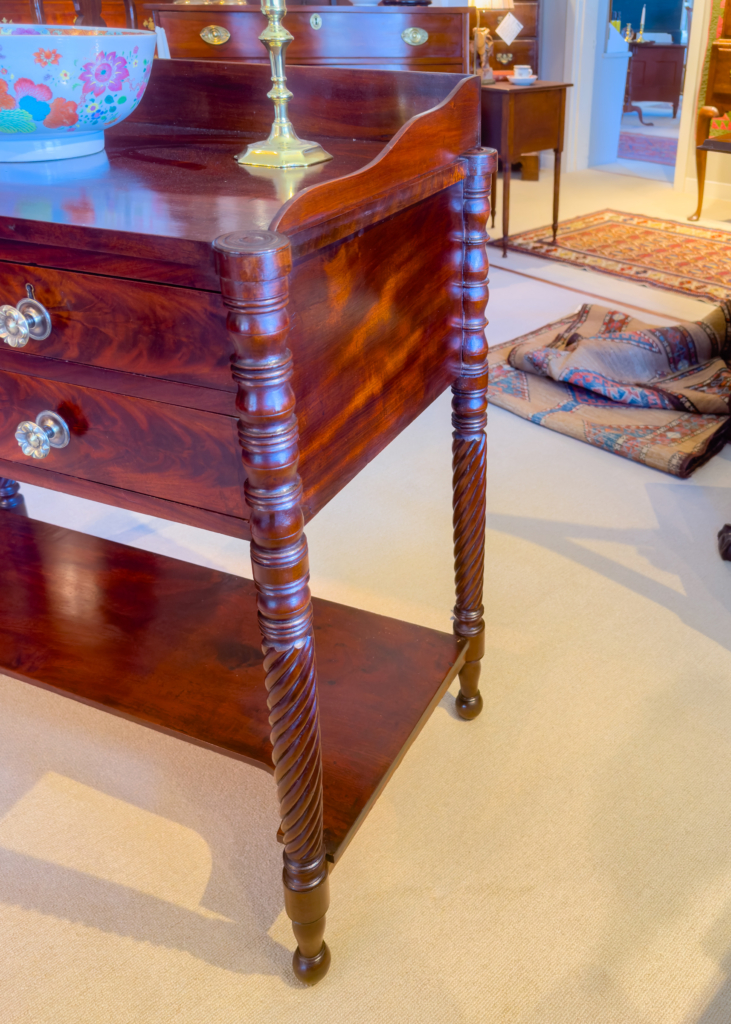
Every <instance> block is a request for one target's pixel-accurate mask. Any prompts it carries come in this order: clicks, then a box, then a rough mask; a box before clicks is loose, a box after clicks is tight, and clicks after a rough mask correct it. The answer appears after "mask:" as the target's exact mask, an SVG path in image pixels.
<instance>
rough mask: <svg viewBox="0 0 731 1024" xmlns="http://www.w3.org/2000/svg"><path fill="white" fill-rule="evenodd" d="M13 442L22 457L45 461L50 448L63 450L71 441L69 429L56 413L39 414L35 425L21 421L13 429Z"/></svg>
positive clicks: (48, 411)
mask: <svg viewBox="0 0 731 1024" xmlns="http://www.w3.org/2000/svg"><path fill="white" fill-rule="evenodd" d="M15 440H16V441H17V442H18V444H19V445H20V450H21V451H22V453H23V455H27V456H28V458H30V459H45V457H46V456H47V455H48V454H49V453H50V451H51V448H65V447H66V445H67V444H68V443H69V441H70V440H71V435H70V434H69V428H68V427H67V426H66V423H65V421H64V420H62V419H61V417H60V416H59V415H58V413H57V412H51V411H50V410H48V409H47V410H46V411H45V412H39V413H38V415H37V416H36V421H35V423H33V422H32V420H23V422H22V423H19V424H18V426H17V427H16V429H15Z"/></svg>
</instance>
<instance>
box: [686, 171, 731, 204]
mask: <svg viewBox="0 0 731 1024" xmlns="http://www.w3.org/2000/svg"><path fill="white" fill-rule="evenodd" d="M683 191H684V192H690V193H691V194H693V195H696V196H697V195H698V182H697V180H696V179H695V178H691V177H687V178H686V179H685V187H684V188H683ZM704 198H705V199H724V200H726V202H729V203H731V183H729V182H727V181H709V180H708V178H706V187H705V192H704Z"/></svg>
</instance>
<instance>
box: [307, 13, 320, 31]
mask: <svg viewBox="0 0 731 1024" xmlns="http://www.w3.org/2000/svg"><path fill="white" fill-rule="evenodd" d="M310 25H312V27H313V28H314V30H315V31H317V30H318V28H322V18H321V17H320V15H319V14H313V15H312V17H311V18H310Z"/></svg>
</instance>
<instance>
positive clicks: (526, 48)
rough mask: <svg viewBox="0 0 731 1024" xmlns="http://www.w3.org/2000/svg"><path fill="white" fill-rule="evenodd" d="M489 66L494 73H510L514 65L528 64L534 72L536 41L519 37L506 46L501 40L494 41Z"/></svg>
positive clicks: (536, 64)
mask: <svg viewBox="0 0 731 1024" xmlns="http://www.w3.org/2000/svg"><path fill="white" fill-rule="evenodd" d="M490 64H491V66H492V67H493V68H495V70H496V71H511V70H512V68H513V66H514V65H515V64H530V66H531V67H532V68H533V71H534V72H535V71H536V70H537V68H538V40H537V39H521V38H520V36H519V37H518V38H517V39H514V40H513V41H512V43H511V44H510V46H508V44H507V43H504V42H503V41H502V39H496V40H495V52H494V54H493V55H492V57H491V58H490ZM522 88H529V86H523V87H522Z"/></svg>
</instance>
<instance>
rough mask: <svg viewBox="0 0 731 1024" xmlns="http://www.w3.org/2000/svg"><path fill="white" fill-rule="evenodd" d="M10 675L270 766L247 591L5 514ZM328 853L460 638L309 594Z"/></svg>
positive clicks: (2, 604)
mask: <svg viewBox="0 0 731 1024" xmlns="http://www.w3.org/2000/svg"><path fill="white" fill-rule="evenodd" d="M2 526H3V529H2V530H0V558H1V559H2V562H3V566H4V575H3V587H2V589H1V590H0V667H2V670H3V671H5V672H8V673H10V674H11V675H14V676H17V677H19V678H21V679H25V680H27V681H28V682H33V683H36V684H38V685H41V686H45V687H46V688H50V689H54V690H56V691H58V692H59V693H63V694H66V695H67V696H72V697H75V698H76V699H78V700H81V701H83V702H84V703H87V704H91V705H93V706H95V707H100V708H104V709H106V710H109V711H112V712H114V713H116V714H120V715H122V716H124V717H127V718H132V719H134V720H135V721H138V722H142V723H144V724H146V725H149V726H152V727H154V728H158V729H162V730H163V731H166V732H171V733H173V734H174V735H177V736H180V737H181V738H183V739H186V740H189V741H191V742H194V743H198V744H200V745H203V746H207V747H210V748H212V749H214V750H217V751H220V752H221V753H225V754H229V755H231V756H233V757H237V758H239V759H241V760H244V761H248V762H250V763H253V764H256V765H257V766H259V767H262V768H265V769H266V770H267V771H271V744H270V740H269V722H268V715H267V706H266V699H265V693H266V691H265V689H264V671H263V668H262V664H261V648H260V637H259V630H258V626H257V624H256V593H255V588H254V584H253V583H252V582H250V581H248V580H243V579H240V578H238V577H235V576H229V575H227V574H225V573H220V572H215V571H213V570H210V569H202V568H200V567H199V566H194V565H190V564H188V563H186V562H180V561H177V560H174V559H170V558H165V557H163V556H161V555H155V554H152V553H150V552H146V551H139V550H137V549H135V548H130V547H125V546H123V545H119V544H114V543H112V542H110V541H104V540H99V539H97V538H94V537H88V536H86V535H84V534H80V533H75V532H73V531H70V530H64V529H62V528H61V527H56V526H48V525H46V524H44V523H39V522H34V521H33V520H28V519H23V518H22V517H19V516H15V515H8V516H7V518H6V519H4V520H3V523H2ZM314 612H315V615H314V620H315V637H316V642H317V650H318V666H319V675H320V691H321V719H322V738H323V784H324V793H325V800H324V808H325V810H324V814H325V840H326V845H327V850H328V854H329V856H330V857H331V858H337V856H339V854H340V853H341V852H342V850H343V849H344V844H345V842H346V841H347V840H348V839H349V838H350V837H351V836H352V833H353V831H354V829H355V828H356V827H357V825H358V823H359V822H360V820H362V817H363V816H364V813H365V812H366V810H367V808H368V806H369V805H370V803H371V802H372V801H373V800H374V799H375V797H376V796H377V794H378V792H379V790H380V788H381V787H382V786H383V785H384V784H385V782H386V780H387V779H388V777H389V775H390V773H391V772H392V771H393V769H394V768H395V767H396V764H397V763H398V760H399V759H400V757H401V756H402V755H403V753H404V752H405V748H407V747H408V745H409V744H410V743H411V741H412V740H413V739H414V738H415V735H416V734H417V733H418V730H419V728H420V727H421V725H422V724H423V721H424V720H425V716H428V714H429V712H430V711H431V708H432V705H433V704H434V702H435V700H438V699H439V697H440V695H441V692H442V690H443V689H444V688H445V684H447V683H448V681H449V680H450V679H451V678H452V674H453V672H454V667H453V666H454V665H455V663H458V658H459V646H458V641H457V639H456V638H455V637H453V636H450V635H449V634H446V633H439V632H437V631H436V630H431V629H425V628H423V627H421V626H413V625H409V624H408V623H405V622H399V621H397V620H396V619H389V618H386V617H384V616H381V615H373V614H371V613H369V612H362V611H357V610H355V609H352V608H346V607H344V606H343V605H338V604H333V603H332V602H329V601H319V600H317V599H315V600H314Z"/></svg>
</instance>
